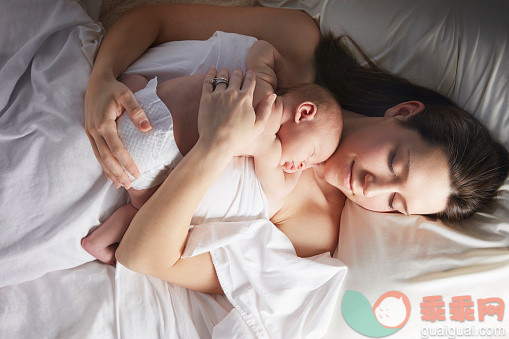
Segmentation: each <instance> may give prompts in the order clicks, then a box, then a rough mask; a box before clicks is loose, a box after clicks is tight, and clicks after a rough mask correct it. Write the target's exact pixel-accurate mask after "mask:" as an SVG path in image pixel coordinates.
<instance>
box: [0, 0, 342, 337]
mask: <svg viewBox="0 0 509 339" xmlns="http://www.w3.org/2000/svg"><path fill="white" fill-rule="evenodd" d="M52 5H53V6H48V4H47V1H42V0H41V1H25V2H22V1H19V2H16V3H13V4H11V5H10V6H7V7H4V8H3V10H4V11H3V12H2V14H1V15H2V16H5V18H3V19H5V20H0V21H1V24H0V25H1V26H0V31H2V32H6V34H1V35H0V47H1V48H2V51H5V53H4V54H2V59H1V62H0V67H1V69H0V74H1V81H2V86H0V87H1V92H0V102H1V104H2V106H1V109H2V110H1V112H2V115H1V116H0V122H1V135H2V137H1V140H0V152H1V154H2V155H5V157H4V159H7V161H2V162H1V163H0V166H1V169H0V172H1V173H2V180H1V181H0V199H1V200H0V201H1V202H2V206H5V207H8V208H2V212H0V213H1V214H0V222H1V227H2V237H1V239H0V265H1V266H0V283H1V285H0V286H2V287H1V288H0V305H2V308H1V309H0V333H2V336H4V335H5V336H6V337H34V336H38V337H66V338H69V337H76V338H97V337H117V336H118V337H132V338H139V337H144V338H147V337H154V338H157V337H161V336H170V337H183V338H203V337H210V336H212V337H217V338H224V337H231V338H234V337H239V338H240V337H242V338H245V337H259V338H264V337H267V338H268V337H285V336H287V335H290V336H291V337H309V336H312V337H315V336H318V337H321V336H324V335H325V333H326V331H327V327H328V325H329V322H330V320H331V316H332V311H333V307H334V305H335V302H336V298H337V296H338V293H339V288H340V287H341V283H342V282H343V280H344V278H345V274H346V267H345V265H344V264H343V263H342V262H341V261H340V260H338V259H334V258H331V256H330V254H328V253H324V254H322V255H317V256H315V257H312V258H306V259H304V258H299V257H298V256H297V255H296V253H295V250H294V249H293V246H292V244H291V242H290V241H289V240H288V238H287V237H286V236H285V235H284V234H283V233H282V232H281V231H279V230H278V229H277V228H276V227H275V226H274V225H273V224H272V223H271V222H270V221H268V220H267V218H268V205H267V201H266V197H265V195H264V194H263V191H262V189H261V185H260V183H259V182H258V180H257V178H256V175H255V173H254V168H253V164H252V160H250V159H247V158H236V159H234V160H233V161H232V163H231V164H230V165H229V166H228V167H227V169H226V170H225V171H224V172H223V174H222V175H221V176H220V177H219V178H218V180H216V182H215V183H214V184H213V185H212V187H211V188H210V189H209V191H207V192H206V194H205V196H204V198H203V200H202V202H201V203H200V204H199V206H198V208H197V211H196V212H195V216H194V218H193V220H192V224H193V226H192V229H191V232H190V236H189V239H188V247H187V248H186V253H185V254H184V255H185V256H194V255H197V254H200V253H204V252H210V253H211V256H212V259H213V263H214V266H215V268H216V271H217V272H218V277H219V281H220V283H221V286H222V288H223V290H224V291H225V295H224V296H221V295H208V294H204V293H199V292H194V291H190V290H186V289H184V288H181V287H178V286H175V285H172V284H169V283H167V282H164V281H161V280H159V279H155V278H152V277H148V276H145V275H142V274H138V273H135V272H132V271H130V270H128V269H126V268H125V267H123V266H122V265H120V264H119V265H118V267H117V269H116V271H115V270H114V269H112V268H111V267H108V266H106V265H103V264H99V263H97V262H92V260H94V258H93V257H91V256H90V255H89V254H88V253H86V252H85V251H84V250H83V249H82V248H81V246H80V239H81V238H82V237H83V236H84V235H86V234H87V232H88V231H89V230H90V229H91V228H93V227H94V226H97V225H98V224H100V223H101V222H102V221H104V219H105V218H107V217H108V216H109V215H110V214H111V213H112V212H113V211H114V210H115V209H116V208H118V207H119V206H120V205H122V204H124V203H126V198H127V196H126V194H125V193H124V192H122V190H115V189H114V188H113V187H112V184H111V182H108V181H107V180H106V179H105V177H104V176H103V174H102V173H101V169H100V167H99V165H98V164H97V161H96V160H95V157H94V155H93V153H92V150H91V148H90V145H89V142H88V139H87V138H86V135H85V133H84V130H83V98H84V93H85V89H86V82H87V79H88V76H89V74H90V71H91V60H93V55H94V53H95V51H96V49H97V46H98V44H99V42H100V39H101V37H102V29H101V26H100V25H99V24H97V23H95V22H94V21H93V20H92V19H91V18H90V17H89V15H88V14H87V12H86V10H85V8H84V7H83V6H82V4H81V3H80V2H77V1H70V0H54V1H53V2H52ZM21 14H23V15H24V17H25V18H27V21H28V23H29V24H28V25H26V26H20V25H18V24H17V18H19V17H20V15H21ZM43 18H45V20H44V22H45V24H44V25H42V27H41V26H40V24H39V22H40V21H42V20H43ZM28 19H31V20H28ZM2 29H3V30H2ZM18 30H20V31H21V34H19V35H17V39H18V40H14V38H13V37H14V35H15V34H17V33H16V32H17V31H18ZM13 40H14V42H15V43H13ZM255 41H256V39H254V38H251V37H245V36H240V35H236V34H227V33H222V32H217V33H216V34H214V36H212V37H211V38H210V39H209V40H207V41H189V42H174V43H168V44H164V45H161V46H157V47H155V48H153V49H151V50H150V51H148V53H146V54H145V55H144V56H143V57H142V58H141V59H140V60H138V61H137V62H136V63H135V64H133V65H132V66H131V67H130V68H129V69H128V71H127V72H126V73H137V74H142V75H145V76H147V77H152V76H155V75H157V76H158V77H159V78H160V79H161V80H162V81H164V79H168V78H171V77H175V76H182V75H188V74H194V73H204V72H205V71H207V70H208V69H209V68H210V67H211V66H215V67H217V68H222V67H228V68H231V69H234V68H242V69H244V71H245V66H244V65H245V58H246V54H247V50H248V49H249V47H250V46H251V45H252V44H253V43H254V42H255ZM13 45H15V46H13ZM295 291H298V293H295Z"/></svg>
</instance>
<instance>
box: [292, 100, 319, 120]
mask: <svg viewBox="0 0 509 339" xmlns="http://www.w3.org/2000/svg"><path fill="white" fill-rule="evenodd" d="M317 111H318V109H317V108H316V105H315V104H314V103H313V102H311V101H304V102H301V103H300V104H299V105H297V108H296V109H295V122H296V123H299V122H302V121H306V120H313V119H314V118H315V115H316V113H317Z"/></svg>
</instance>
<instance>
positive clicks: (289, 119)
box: [82, 41, 342, 265]
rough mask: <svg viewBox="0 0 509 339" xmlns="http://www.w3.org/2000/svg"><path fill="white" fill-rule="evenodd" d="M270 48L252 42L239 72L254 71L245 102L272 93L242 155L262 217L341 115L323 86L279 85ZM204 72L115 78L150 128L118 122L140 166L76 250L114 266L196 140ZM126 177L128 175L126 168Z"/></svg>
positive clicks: (329, 149) (323, 152)
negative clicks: (135, 222) (121, 201)
mask: <svg viewBox="0 0 509 339" xmlns="http://www.w3.org/2000/svg"><path fill="white" fill-rule="evenodd" d="M280 60H281V59H280V55H279V53H278V52H277V50H276V49H275V48H274V47H273V46H272V45H270V44H269V43H267V42H265V41H258V42H256V43H255V44H254V45H253V46H252V47H251V48H250V50H249V52H248V56H247V62H246V66H247V69H250V70H253V71H254V72H255V74H256V76H257V82H256V88H255V91H254V98H253V106H254V107H256V106H257V105H258V103H259V102H260V101H261V100H263V99H264V98H266V97H267V95H270V94H273V93H274V92H275V89H276V88H282V89H279V90H278V91H277V94H278V96H277V97H276V100H275V102H274V105H273V108H272V113H271V115H270V117H269V119H268V121H267V124H266V126H265V129H264V131H263V133H262V134H261V135H260V137H259V138H258V139H257V140H256V141H255V142H254V143H253V145H254V148H253V149H252V150H249V152H247V150H246V153H249V154H252V155H253V156H254V165H255V172H256V175H257V176H258V178H259V181H260V183H261V185H262V188H263V191H264V193H265V195H266V196H267V199H268V201H269V208H270V215H271V216H273V215H274V214H275V213H277V211H278V210H279V209H280V202H281V200H282V199H283V198H284V197H286V196H287V195H288V194H290V193H291V191H292V190H293V188H294V187H295V185H296V184H297V181H298V179H299V176H300V174H301V173H302V171H303V170H305V169H306V168H309V167H311V166H314V165H317V164H319V163H321V162H323V161H325V160H327V159H328V158H329V157H330V156H331V155H332V153H334V151H335V150H336V147H337V146H338V144H339V139H340V137H341V130H342V117H341V109H340V106H339V104H338V103H337V102H336V101H335V99H334V97H333V96H332V94H331V93H330V92H329V91H328V90H327V89H325V88H322V87H320V86H318V85H315V84H299V85H295V86H291V87H285V84H286V77H285V74H284V68H283V67H282V65H281V62H280ZM204 77H205V75H195V76H188V77H181V78H175V79H171V80H168V81H166V82H163V83H161V84H159V85H157V79H152V80H151V81H150V82H148V84H147V80H146V79H145V78H144V77H142V76H140V75H129V76H127V77H125V78H124V79H123V80H122V81H123V82H124V83H125V84H126V85H127V86H128V87H129V88H130V89H131V90H132V91H133V92H136V93H135V97H136V99H137V100H138V103H139V104H140V106H141V107H142V108H143V110H144V111H145V113H146V114H147V117H148V119H149V120H150V122H151V125H152V126H153V129H152V130H151V131H149V132H141V131H139V130H138V129H137V128H136V127H135V126H134V124H133V123H132V122H131V120H130V118H129V116H128V115H127V114H123V115H122V116H121V117H120V118H119V119H118V120H117V125H118V133H119V137H120V139H121V140H122V142H123V144H124V146H125V147H126V149H127V151H128V152H129V154H130V155H131V157H132V158H133V160H134V161H135V163H136V165H137V166H138V168H139V170H140V173H141V175H140V177H139V178H138V179H136V180H134V181H133V182H132V187H131V188H130V189H129V190H128V192H129V196H130V198H131V202H130V203H129V204H126V205H124V206H122V207H120V208H119V209H117V210H116V211H115V212H114V213H113V214H112V215H111V216H110V217H109V218H108V219H107V220H106V221H105V222H104V223H103V224H102V225H100V226H99V227H98V228H97V229H95V230H94V231H93V232H92V233H90V234H89V235H88V236H87V237H85V238H83V239H82V246H83V248H84V249H85V250H86V251H88V252H89V253H90V254H92V255H93V256H94V257H96V258H97V259H99V260H100V261H102V262H105V263H107V264H110V265H114V264H115V250H116V247H117V246H118V243H119V242H120V240H121V239H122V236H123V234H124V233H125V231H126V230H127V228H128V226H129V224H130V222H131V220H132V219H133V218H134V215H135V214H136V212H137V211H138V209H139V208H140V207H141V206H142V205H143V204H144V203H145V202H146V201H147V200H148V199H149V198H150V196H151V195H152V194H153V193H154V192H155V191H156V189H157V187H158V185H159V184H161V183H162V182H163V181H164V179H165V178H166V177H167V176H168V174H169V171H171V170H172V169H173V168H174V167H175V166H176V165H177V163H178V162H179V161H180V160H181V159H182V157H183V156H182V155H183V154H184V155H185V154H186V153H187V152H189V150H190V149H191V148H192V147H193V146H194V144H195V143H196V141H197V140H198V126H197V118H198V109H199V103H200V98H201V89H202V86H203V81H204ZM128 175H129V176H130V178H131V180H133V179H134V178H133V177H132V176H131V175H130V174H129V173H128Z"/></svg>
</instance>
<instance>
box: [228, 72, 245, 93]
mask: <svg viewBox="0 0 509 339" xmlns="http://www.w3.org/2000/svg"><path fill="white" fill-rule="evenodd" d="M243 78H244V74H243V73H242V71H241V70H240V69H238V68H237V69H236V70H234V71H233V72H232V74H231V75H230V83H229V84H228V88H230V89H240V87H241V86H242V79H243Z"/></svg>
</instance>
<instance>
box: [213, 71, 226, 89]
mask: <svg viewBox="0 0 509 339" xmlns="http://www.w3.org/2000/svg"><path fill="white" fill-rule="evenodd" d="M217 77H218V78H223V79H226V81H229V80H228V79H229V76H228V69H227V68H223V69H222V70H220V71H219V74H218V75H217ZM227 87H228V85H227V84H226V83H224V82H220V83H218V84H217V85H216V88H215V90H216V91H217V90H220V91H224V90H225V89H226V88H227Z"/></svg>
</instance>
